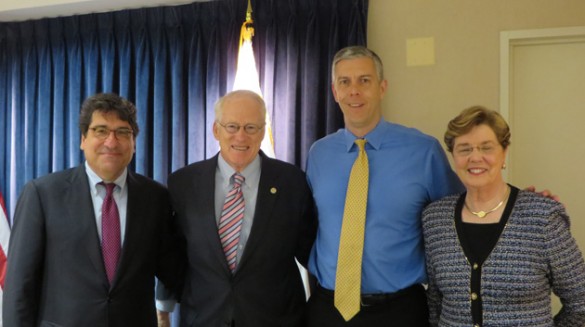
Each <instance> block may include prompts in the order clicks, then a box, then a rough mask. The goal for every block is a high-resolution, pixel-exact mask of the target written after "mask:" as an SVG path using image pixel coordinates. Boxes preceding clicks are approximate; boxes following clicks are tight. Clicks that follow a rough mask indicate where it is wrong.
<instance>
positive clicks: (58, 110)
mask: <svg viewBox="0 0 585 327" xmlns="http://www.w3.org/2000/svg"><path fill="white" fill-rule="evenodd" d="M48 23H49V24H50V27H49V33H50V35H49V43H50V44H49V46H50V49H49V53H50V54H51V62H50V64H51V66H52V67H53V73H52V87H51V85H49V87H48V88H47V90H49V92H51V90H52V92H51V93H52V94H51V99H53V101H52V108H51V111H52V112H53V119H52V130H55V131H63V132H62V133H52V132H51V130H49V131H47V133H51V134H52V137H53V140H52V142H51V147H50V149H48V150H49V153H50V158H51V162H49V163H48V164H50V165H51V166H50V171H57V170H62V169H64V168H65V160H67V156H66V155H65V149H67V144H66V142H65V140H66V138H67V122H68V120H67V118H66V117H67V111H68V110H67V106H66V105H65V99H66V93H65V85H66V84H65V83H66V81H65V76H66V75H65V69H66V65H65V63H66V61H65V56H66V55H65V53H66V52H65V44H64V35H63V33H64V31H63V25H62V24H61V22H59V21H55V20H51V21H49V22H48Z"/></svg>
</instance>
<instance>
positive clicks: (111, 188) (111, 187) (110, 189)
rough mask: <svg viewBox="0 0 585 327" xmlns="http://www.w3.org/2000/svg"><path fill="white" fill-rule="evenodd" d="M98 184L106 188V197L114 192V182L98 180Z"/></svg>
mask: <svg viewBox="0 0 585 327" xmlns="http://www.w3.org/2000/svg"><path fill="white" fill-rule="evenodd" d="M100 185H103V186H104V187H105V188H106V197H109V196H111V195H112V194H113V193H114V188H116V184H115V183H106V182H100Z"/></svg>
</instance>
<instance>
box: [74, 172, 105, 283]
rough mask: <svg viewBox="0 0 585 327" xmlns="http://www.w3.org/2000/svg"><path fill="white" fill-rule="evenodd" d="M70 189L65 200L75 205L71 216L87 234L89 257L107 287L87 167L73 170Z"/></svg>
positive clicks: (86, 247)
mask: <svg viewBox="0 0 585 327" xmlns="http://www.w3.org/2000/svg"><path fill="white" fill-rule="evenodd" d="M69 183H70V187H69V188H68V189H67V194H65V197H64V198H65V199H67V201H68V202H70V203H74V204H75V205H73V206H67V207H68V208H69V215H70V216H71V217H77V219H76V221H77V222H78V223H79V224H80V227H81V228H80V229H81V230H83V231H85V233H86V234H87V235H86V237H85V238H84V240H85V243H84V244H83V246H84V247H85V249H86V251H87V254H88V257H89V259H90V261H91V262H92V264H93V266H94V268H95V270H96V272H97V274H98V275H99V276H103V280H104V281H105V285H107V277H106V271H105V268H104V262H103V260H102V250H101V242H100V238H99V234H98V231H97V225H96V220H95V212H94V208H93V201H92V198H91V194H90V187H89V181H88V178H87V174H86V173H85V165H80V166H79V167H77V168H75V169H74V170H73V173H72V174H71V177H70V179H69Z"/></svg>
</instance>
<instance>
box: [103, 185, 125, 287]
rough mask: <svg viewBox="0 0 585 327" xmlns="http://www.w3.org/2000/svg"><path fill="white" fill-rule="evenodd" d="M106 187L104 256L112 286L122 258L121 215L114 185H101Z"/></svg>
mask: <svg viewBox="0 0 585 327" xmlns="http://www.w3.org/2000/svg"><path fill="white" fill-rule="evenodd" d="M100 184H102V185H104V186H105V187H106V197H105V198H104V202H103V204H102V256H103V258H104V266H105V267H106V274H107V275H108V281H109V282H110V285H111V284H112V281H113V280H114V276H115V275H116V267H117V266H118V259H119V258H120V248H121V240H120V237H121V235H120V215H119V214H118V206H117V205H116V201H114V197H113V196H112V195H113V193H114V188H115V187H116V184H114V183H103V182H102V183H100Z"/></svg>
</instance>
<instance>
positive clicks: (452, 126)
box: [444, 106, 512, 152]
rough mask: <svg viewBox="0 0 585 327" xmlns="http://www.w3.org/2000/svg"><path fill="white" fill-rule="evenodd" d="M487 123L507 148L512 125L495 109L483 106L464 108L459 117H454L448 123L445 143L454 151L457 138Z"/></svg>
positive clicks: (449, 149) (450, 150) (501, 143)
mask: <svg viewBox="0 0 585 327" xmlns="http://www.w3.org/2000/svg"><path fill="white" fill-rule="evenodd" d="M479 125H487V126H488V127H489V128H491V129H492V130H493V131H494V133H495V134H496V138H497V139H498V143H500V145H501V146H502V147H503V148H504V150H505V149H507V148H508V146H509V145H510V137H511V136H512V135H511V133H510V127H509V126H508V123H506V120H504V118H503V117H502V116H501V115H500V114H499V113H498V112H497V111H495V110H491V109H487V108H485V107H482V106H473V107H470V108H467V109H465V110H463V111H462V112H461V113H460V114H459V115H458V116H457V117H455V118H453V119H452V120H451V121H450V122H449V124H448V125H447V131H446V132H445V137H444V141H445V145H446V146H447V150H448V151H449V152H453V146H454V145H455V138H457V137H459V136H461V135H465V134H467V133H469V132H470V131H471V129H473V128H474V127H475V126H479Z"/></svg>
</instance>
